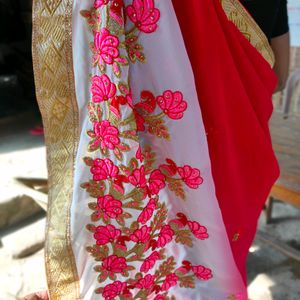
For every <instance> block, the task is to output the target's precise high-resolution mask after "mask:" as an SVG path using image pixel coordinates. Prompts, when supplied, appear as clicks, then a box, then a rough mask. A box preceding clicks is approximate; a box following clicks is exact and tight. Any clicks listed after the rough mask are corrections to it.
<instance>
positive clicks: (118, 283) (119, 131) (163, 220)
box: [81, 0, 213, 300]
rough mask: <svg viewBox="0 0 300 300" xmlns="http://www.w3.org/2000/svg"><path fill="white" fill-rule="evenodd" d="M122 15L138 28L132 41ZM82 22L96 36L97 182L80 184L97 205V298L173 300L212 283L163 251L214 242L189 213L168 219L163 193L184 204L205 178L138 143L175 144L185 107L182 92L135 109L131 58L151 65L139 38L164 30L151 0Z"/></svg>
mask: <svg viewBox="0 0 300 300" xmlns="http://www.w3.org/2000/svg"><path fill="white" fill-rule="evenodd" d="M123 11H125V12H126V16H127V18H128V19H129V20H130V21H131V23H132V28H131V29H130V30H129V31H128V32H126V34H125V32H124V31H125V30H124V28H125V24H124V16H123ZM81 14H82V16H83V17H84V18H86V20H87V24H88V25H89V27H90V28H91V32H92V33H93V37H94V41H93V42H92V43H91V46H90V48H91V51H92V53H93V61H92V65H93V74H92V75H91V101H90V103H89V105H88V112H89V120H90V124H91V129H90V130H88V132H87V134H88V136H89V137H90V142H89V147H88V150H89V151H90V152H91V153H93V155H94V156H93V157H89V156H87V157H85V158H84V162H85V164H86V166H87V167H88V168H89V170H90V175H91V179H90V181H89V182H85V183H83V184H82V185H81V186H82V188H84V189H85V190H86V191H87V193H88V194H89V195H90V198H91V199H92V201H91V202H90V203H89V204H88V206H89V209H90V210H91V223H90V224H88V225H87V226H86V228H87V230H88V231H90V233H91V234H92V235H93V238H94V241H95V243H94V245H91V246H89V247H87V251H88V252H89V253H90V254H91V255H92V256H93V257H94V259H95V261H96V262H97V265H96V266H95V268H94V269H95V271H96V272H97V273H98V274H99V275H98V281H99V283H102V284H101V287H99V288H97V289H96V291H95V292H96V293H98V294H101V295H102V297H103V298H104V299H106V300H111V299H116V298H118V299H120V300H123V299H148V297H149V296H150V295H152V296H153V297H154V299H155V300H163V299H175V297H173V296H172V297H170V296H169V295H168V291H169V289H170V288H172V287H173V286H176V285H179V286H180V287H183V288H194V287H195V280H196V279H198V280H209V279H210V278H212V276H213V275H212V271H211V270H210V269H209V268H206V267H205V266H202V265H194V264H193V263H192V262H190V261H183V262H182V263H181V265H180V267H178V262H177V263H176V262H175V258H174V257H173V256H168V255H167V253H166V250H165V247H166V245H168V244H169V243H178V244H183V245H185V246H187V247H193V243H194V241H195V240H205V239H207V238H208V237H209V235H208V232H207V229H206V228H205V227H204V226H203V225H201V224H200V223H198V222H197V221H195V220H190V219H189V218H188V217H187V216H186V215H185V214H183V213H181V212H179V213H177V215H176V216H174V217H171V216H169V214H168V209H167V205H166V203H165V202H164V201H163V199H160V193H161V191H162V190H164V189H169V190H171V191H173V192H174V193H175V195H176V196H178V197H180V198H182V199H185V190H186V189H198V188H199V187H200V186H201V184H202V183H203V178H202V177H201V174H200V170H198V169H197V168H194V167H192V166H190V165H183V166H178V165H177V164H176V163H175V162H174V161H173V160H172V159H171V158H166V160H165V162H164V163H162V164H159V163H158V161H157V158H156V154H155V152H154V151H153V150H152V148H151V146H149V145H148V146H144V147H143V149H142V148H141V146H140V144H139V138H138V132H139V131H143V132H148V133H150V134H153V135H155V136H156V137H159V138H165V139H170V133H169V131H168V128H167V126H166V122H165V120H166V119H169V121H170V122H175V121H178V120H181V119H182V118H183V117H184V112H185V111H186V109H187V102H186V101H185V100H184V96H183V94H182V93H181V92H180V91H172V90H165V91H163V92H162V93H161V95H157V96H155V95H154V94H153V93H152V92H151V91H142V92H141V97H140V98H141V99H140V101H139V102H137V104H135V105H133V101H132V94H131V90H130V87H129V84H128V82H127V81H128V80H127V74H128V63H129V61H128V58H129V59H130V60H131V61H132V62H135V61H137V60H139V61H141V62H145V56H144V54H143V52H142V51H143V48H142V46H141V45H139V44H138V37H139V34H140V33H145V34H150V33H153V32H155V31H156V30H157V28H158V24H157V23H158V21H159V18H160V12H159V10H158V9H157V8H156V7H155V5H154V0H133V1H132V4H130V5H128V6H127V7H124V4H123V1H121V0H120V1H117V0H95V1H94V7H93V8H92V9H90V10H85V11H82V12H81ZM108 71H111V72H108ZM99 72H100V75H99ZM108 74H113V75H114V76H115V77H113V76H112V77H109V76H108ZM125 155H126V157H125ZM125 158H126V159H125ZM133 271H134V273H132V272H133ZM132 274H134V275H133V276H132Z"/></svg>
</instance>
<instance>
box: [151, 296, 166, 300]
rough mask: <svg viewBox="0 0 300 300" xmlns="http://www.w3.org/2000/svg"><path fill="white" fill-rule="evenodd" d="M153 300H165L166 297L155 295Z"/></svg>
mask: <svg viewBox="0 0 300 300" xmlns="http://www.w3.org/2000/svg"><path fill="white" fill-rule="evenodd" d="M154 300H166V297H165V296H163V295H157V296H156V297H155V298H154Z"/></svg>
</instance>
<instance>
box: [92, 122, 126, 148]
mask: <svg viewBox="0 0 300 300" xmlns="http://www.w3.org/2000/svg"><path fill="white" fill-rule="evenodd" d="M94 132H95V134H96V138H97V139H96V141H95V142H94V145H95V146H97V145H99V144H100V147H101V149H103V150H105V149H106V148H108V149H110V150H113V149H115V148H116V146H117V145H119V144H120V139H119V130H118V128H117V127H115V126H111V124H110V123H109V121H107V120H104V121H101V122H95V123H94Z"/></svg>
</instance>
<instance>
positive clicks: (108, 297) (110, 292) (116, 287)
mask: <svg viewBox="0 0 300 300" xmlns="http://www.w3.org/2000/svg"><path fill="white" fill-rule="evenodd" d="M126 285H127V284H126V282H121V281H119V280H117V281H115V282H114V283H110V284H108V285H106V286H105V287H104V290H103V293H102V296H103V297H104V299H105V300H113V299H115V298H116V297H118V296H119V295H121V294H122V293H123V291H124V290H125V289H126Z"/></svg>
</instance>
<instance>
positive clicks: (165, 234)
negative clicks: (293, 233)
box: [157, 225, 174, 247]
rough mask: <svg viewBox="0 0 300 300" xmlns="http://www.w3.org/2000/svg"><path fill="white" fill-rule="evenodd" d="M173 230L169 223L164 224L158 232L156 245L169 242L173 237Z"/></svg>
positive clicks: (163, 244)
mask: <svg viewBox="0 0 300 300" xmlns="http://www.w3.org/2000/svg"><path fill="white" fill-rule="evenodd" d="M173 236H174V231H173V229H172V228H171V226H170V225H164V226H163V227H162V228H161V230H160V232H159V234H158V240H157V246H158V247H164V246H165V245H166V244H168V243H170V242H171V241H172V239H173Z"/></svg>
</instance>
